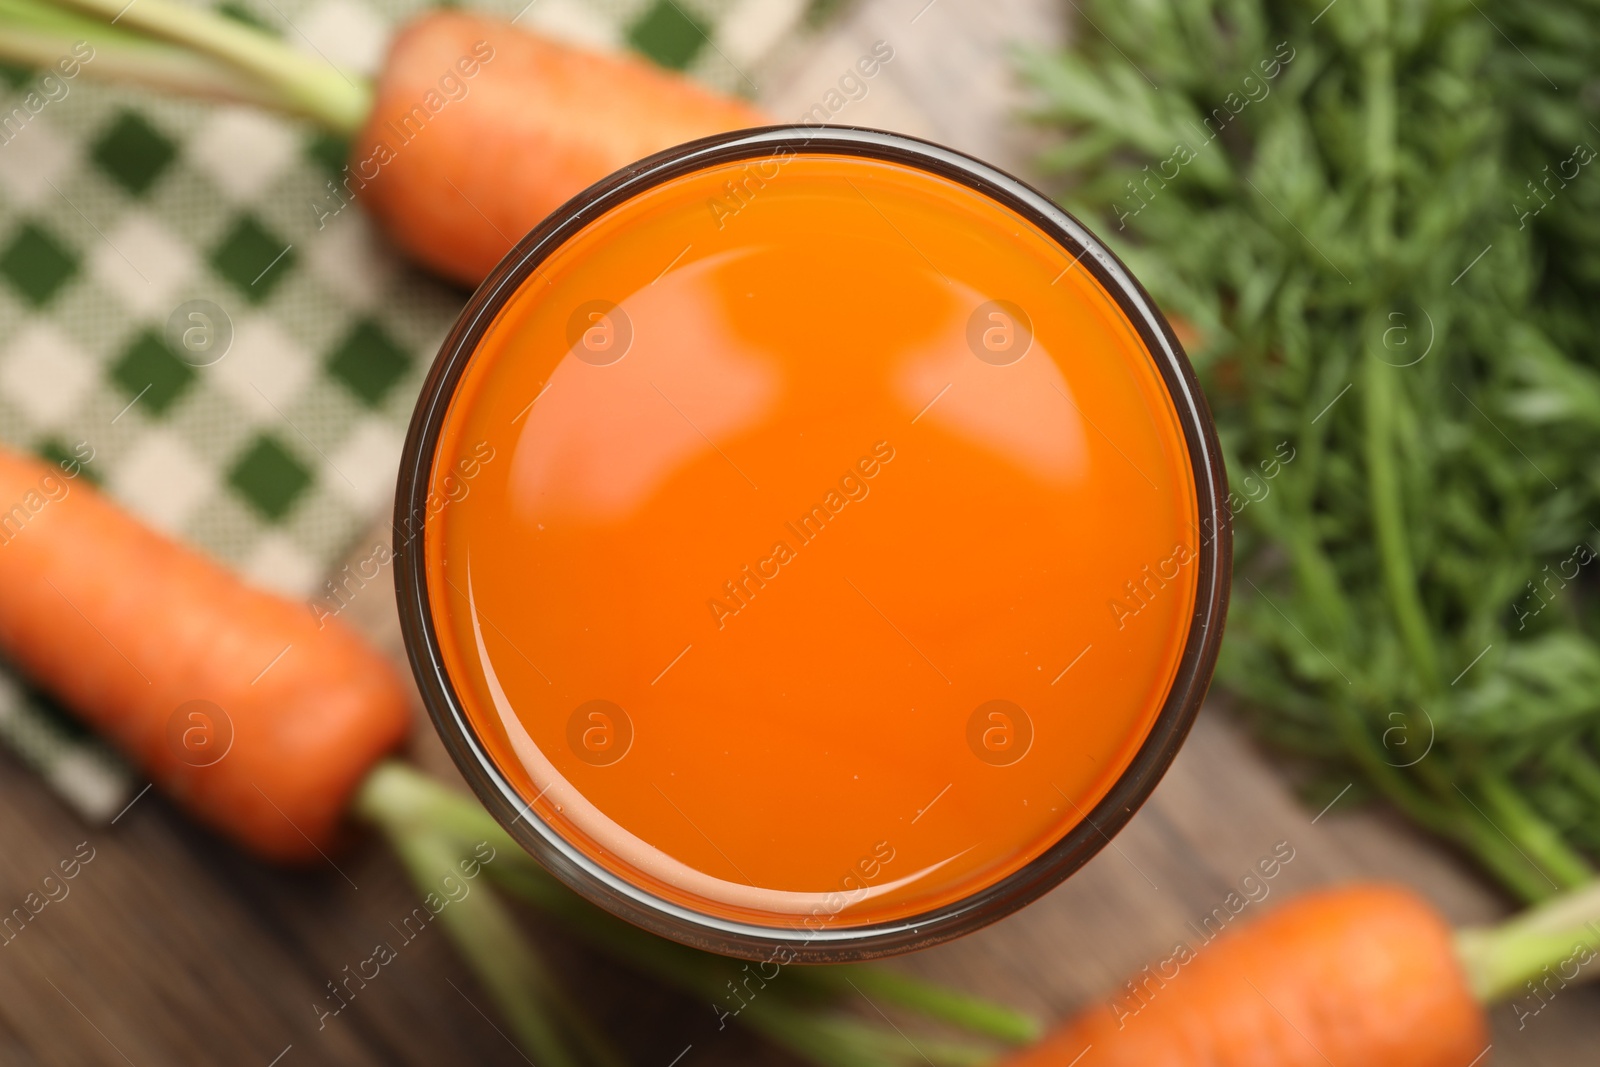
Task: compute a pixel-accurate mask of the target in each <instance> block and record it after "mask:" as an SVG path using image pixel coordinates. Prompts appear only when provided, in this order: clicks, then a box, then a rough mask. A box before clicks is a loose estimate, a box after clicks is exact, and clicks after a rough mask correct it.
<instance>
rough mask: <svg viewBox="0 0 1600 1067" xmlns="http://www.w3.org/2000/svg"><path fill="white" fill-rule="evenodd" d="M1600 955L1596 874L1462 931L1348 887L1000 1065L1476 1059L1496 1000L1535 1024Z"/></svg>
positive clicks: (1402, 1063) (1410, 899) (1379, 889)
mask: <svg viewBox="0 0 1600 1067" xmlns="http://www.w3.org/2000/svg"><path fill="white" fill-rule="evenodd" d="M1597 957H1600V881H1595V882H1591V883H1589V884H1588V885H1585V886H1580V887H1578V888H1577V889H1574V890H1569V891H1567V892H1565V893H1563V894H1560V895H1557V896H1555V897H1552V898H1550V899H1549V900H1548V901H1546V902H1544V903H1542V904H1540V905H1539V906H1538V907H1536V908H1532V909H1529V910H1528V911H1526V912H1523V913H1522V914H1521V915H1518V916H1515V917H1513V918H1512V919H1510V920H1508V921H1506V922H1504V923H1502V924H1500V925H1499V926H1495V927H1483V928H1475V929H1467V930H1459V931H1452V930H1451V929H1450V927H1449V925H1448V924H1447V923H1446V922H1445V920H1444V918H1443V916H1441V915H1440V914H1439V913H1438V912H1437V911H1435V910H1434V909H1433V907H1432V906H1431V905H1430V904H1429V903H1428V902H1427V901H1425V900H1423V899H1422V898H1421V897H1419V896H1417V895H1416V894H1415V893H1413V892H1411V891H1410V890H1408V889H1402V888H1399V887H1396V886H1388V885H1359V884H1358V885H1350V886H1345V887H1343V888H1338V889H1330V890H1323V891H1321V892H1317V893H1311V894H1308V895H1306V896H1303V897H1301V898H1299V899H1298V900H1296V901H1294V902H1292V903H1290V904H1286V905H1284V906H1282V907H1280V908H1278V909H1277V910H1275V911H1272V912H1269V913H1268V914H1267V915H1266V916H1265V917H1263V918H1261V919H1258V920H1256V921H1255V922H1253V923H1248V924H1244V925H1241V926H1237V927H1230V928H1229V929H1228V930H1227V931H1226V932H1225V933H1223V934H1222V935H1221V936H1220V937H1219V938H1218V939H1217V940H1216V942H1215V943H1208V944H1206V945H1203V946H1201V947H1200V948H1198V949H1188V948H1187V947H1186V946H1184V947H1183V951H1180V952H1179V953H1176V954H1174V956H1173V957H1171V958H1170V959H1169V960H1168V962H1167V963H1166V964H1163V965H1162V966H1161V968H1159V969H1152V968H1146V969H1145V970H1144V971H1143V972H1141V973H1140V974H1139V975H1138V976H1136V977H1135V978H1134V979H1133V980H1132V981H1130V982H1128V983H1127V985H1126V986H1125V988H1124V990H1123V991H1121V992H1119V994H1118V996H1117V998H1116V1000H1115V1001H1113V1002H1112V1003H1111V1004H1109V1005H1096V1006H1094V1007H1091V1008H1086V1009H1084V1010H1083V1011H1082V1012H1080V1013H1079V1014H1078V1015H1077V1016H1076V1017H1074V1018H1072V1019H1069V1020H1067V1021H1066V1022H1065V1023H1063V1024H1062V1025H1061V1026H1060V1027H1058V1028H1057V1029H1056V1030H1054V1031H1053V1032H1051V1033H1050V1034H1049V1035H1047V1036H1046V1037H1045V1038H1044V1040H1043V1041H1041V1042H1039V1043H1038V1044H1037V1045H1034V1046H1033V1047H1031V1048H1029V1049H1026V1050H1024V1051H1022V1052H1021V1053H1019V1054H1017V1055H1016V1056H1014V1057H1012V1058H1011V1059H1008V1060H1006V1061H1005V1063H1004V1064H1003V1065H1002V1067H1069V1065H1071V1067H1329V1065H1332V1067H1346V1065H1348V1067H1477V1065H1479V1064H1483V1063H1486V1062H1487V1060H1488V1057H1487V1053H1488V1051H1489V1037H1488V1023H1487V1020H1486V1019H1485V1016H1484V1010H1483V1005H1484V1004H1485V1003H1489V1002H1493V1001H1497V1000H1502V999H1511V998H1513V997H1515V998H1516V1001H1517V1002H1516V1003H1515V1004H1514V1010H1515V1012H1516V1014H1517V1017H1518V1018H1519V1019H1520V1020H1522V1021H1523V1023H1524V1024H1526V1022H1527V1020H1528V1019H1529V1018H1531V1017H1533V1016H1536V1015H1538V1014H1539V1012H1541V1011H1542V1010H1543V1009H1544V1007H1545V1006H1546V1005H1547V1004H1548V1003H1549V1002H1550V1000H1552V999H1553V998H1554V997H1555V996H1557V995H1559V994H1560V993H1561V991H1562V990H1564V989H1565V988H1566V987H1567V986H1569V985H1571V984H1573V983H1574V982H1579V981H1585V980H1590V979H1593V978H1595V977H1597V975H1596V973H1595V971H1596V968H1595V967H1594V966H1593V962H1594V960H1595V959H1596V958H1597ZM1174 967H1175V968H1176V969H1175V970H1174Z"/></svg>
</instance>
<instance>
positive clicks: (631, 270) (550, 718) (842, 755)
mask: <svg viewBox="0 0 1600 1067" xmlns="http://www.w3.org/2000/svg"><path fill="white" fill-rule="evenodd" d="M1226 497H1227V488H1226V483H1225V474H1224V470H1223V465H1222V462H1221V459H1220V456H1219V452H1218V447H1217V442H1216V438H1215V434H1214V430H1213V428H1212V424H1211V419H1210V416H1209V414H1208V411H1207V408H1206V405H1205V401H1204V399H1203V397H1202V396H1201V394H1200V391H1199V389H1198V387H1197V386H1196V384H1195V379H1194V376H1193V373H1192V371H1191V369H1190V367H1189V364H1188V362H1187V359H1186V357H1185V356H1184V354H1183V352H1182V349H1181V348H1180V346H1179V344H1178V342H1177V341H1176V339H1175V338H1174V336H1173V333H1172V330H1171V329H1170V328H1169V326H1168V324H1167V322H1166V320H1165V319H1163V317H1162V315H1161V313H1160V311H1159V310H1157V308H1156V306H1155V305H1154V303H1153V302H1152V301H1151V299H1150V297H1149V296H1148V295H1147V294H1146V293H1145V292H1144V290H1143V289H1142V288H1141V287H1140V286H1139V284H1138V283H1137V282H1136V281H1135V280H1134V279H1133V277H1132V276H1131V275H1130V274H1129V273H1128V270H1127V268H1126V267H1124V266H1123V265H1122V263H1121V262H1119V261H1118V260H1117V258H1116V257H1115V256H1113V255H1112V254H1111V253H1110V252H1109V251H1108V250H1107V249H1106V247H1105V245H1103V244H1102V243H1101V242H1100V241H1099V240H1097V239H1096V238H1095V237H1094V236H1093V235H1092V234H1091V233H1089V231H1088V230H1086V229H1085V228H1084V227H1083V226H1082V225H1081V224H1080V223H1078V222H1077V221H1076V220H1075V219H1073V218H1072V217H1071V216H1069V215H1068V214H1066V213H1065V212H1063V211H1061V210H1060V209H1059V208H1057V207H1056V206H1055V205H1053V204H1052V203H1051V202H1050V201H1049V200H1048V199H1047V198H1046V197H1044V196H1042V195H1041V194H1039V193H1038V192H1035V191H1034V190H1033V189H1031V188H1029V187H1028V186H1026V185H1024V184H1023V183H1021V182H1019V181H1018V180H1016V179H1015V178H1012V177H1010V176H1009V175H1007V174H1005V173H1003V172H1001V171H998V170H996V169H994V168H992V167H989V166H987V165H985V164H983V163H980V162H978V161H976V160H973V159H971V158H968V157H966V156H963V155H960V154H958V153H956V152H953V151H950V150H948V149H944V148H941V147H938V146H936V145H932V144H928V143H925V142H922V141H917V140H914V139H911V138H907V137H902V136H897V135H892V134H886V133H880V132H876V131H867V130H855V129H845V128H800V127H774V128H770V129H763V130H755V131H743V132H739V133H735V134H727V135H722V136H718V137H713V138H709V139H706V140H702V141H697V142H693V143H691V144H687V145H683V146H680V147H679V148H676V149H672V150H670V151H668V152H665V153H662V154H660V155H657V156H654V157H651V158H649V159H646V160H644V161H642V162H640V163H638V164H635V165H634V166H632V167H630V168H628V169H627V170H625V171H622V172H620V173H618V174H616V175H614V176H612V177H611V178H609V179H607V180H606V181H604V182H602V183H600V184H599V185H596V186H594V187H593V188H591V189H590V190H588V191H587V192H585V193H584V194H582V195H581V196H579V197H578V198H577V199H575V200H574V201H572V202H571V203H569V204H568V205H566V207H565V208H563V209H562V210H561V211H559V212H557V213H556V214H555V215H553V216H551V217H550V218H549V219H548V220H546V221H545V222H544V223H543V224H541V225H540V227H539V228H538V229H536V230H535V231H533V232H532V233H531V234H529V235H528V236H527V237H526V238H525V239H524V240H523V241H522V242H521V243H519V244H518V245H517V246H516V247H515V248H514V249H513V250H512V252H511V253H510V254H509V255H508V256H507V257H506V259H505V260H504V261H503V262H502V263H501V265H500V267H499V268H498V270H497V271H496V272H495V273H494V274H493V275H492V276H491V277H490V278H489V279H488V281H486V282H485V283H484V284H483V286H482V287H481V288H480V289H479V290H478V292H477V293H476V294H475V295H474V296H473V298H472V300H471V302H470V304H469V305H468V306H467V309H466V310H465V312H464V313H463V314H462V316H461V318H460V320H459V321H458V323H457V324H456V326H455V329H454V330H453V332H452V333H451V334H450V336H449V337H448V339H447V340H446V342H445V344H444V346H443V349H442V351H441V353H440V355H439V358H438V361H437V362H436V364H435V365H434V367H433V370H432V373H431V376H430V377H429V379H428V381H427V384H426V386H425V388H424V391H423V396H422V399H421V401H420V403H419V405H418V408H417V412H416V416H415V419H414V421H413V424H412V428H411V433H410V436H409V438H408V441H407V445H406V451H405V458H404V460H403V463H402V470H401V475H400V483H399V497H398V500H397V503H396V514H395V521H396V526H395V538H396V560H397V567H396V575H397V584H398V591H399V600H400V609H401V616H402V622H403V625H404V629H405V632H406V638H407V645H408V648H409V651H410V655H411V658H412V663H413V666H414V669H415V672H416V674H417V677H418V680H419V682H420V684H421V686H422V691H423V695H424V698H425V701H426V703H427V705H428V707H429V709H430V712H431V714H432V716H433V718H434V720H435V722H436V724H437V726H438V728H439V731H440V733H441V734H442V736H443V738H444V740H445V743H446V746H447V747H448V748H449V750H450V752H451V754H452V756H453V757H454V758H455V760H456V762H457V764H458V765H459V766H460V768H461V770H462V772H463V773H464V774H465V776H466V778H467V780H468V782H470V783H471V785H472V787H473V788H474V789H475V790H476V791H477V793H478V795H479V796H480V797H481V798H482V800H483V802H484V803H485V804H486V805H487V806H488V808H489V809H490V810H491V811H492V812H493V813H494V814H495V816H496V817H497V818H498V819H499V821H500V822H501V823H502V824H503V825H504V826H505V827H506V829H507V830H508V831H509V832H510V833H511V834H512V835H513V836H515V837H516V839H517V840H518V841H519V842H520V843H521V844H522V845H523V846H524V847H526V848H527V849H528V850H529V851H530V852H531V853H532V854H533V855H534V856H536V857H537V858H538V859H539V860H540V861H542V862H543V863H544V864H545V865H546V866H547V867H548V868H549V869H550V870H551V872H552V873H554V874H555V876H556V877H558V878H560V879H561V880H562V881H563V882H565V883H566V884H567V885H569V886H571V887H572V888H573V889H574V890H576V891H577V892H578V893H580V894H582V895H583V896H584V897H587V898H588V899H589V900H591V901H593V902H595V903H597V904H599V905H601V906H603V907H605V908H607V909H609V910H611V911H612V912H614V913H616V914H618V915H621V916H623V917H625V918H627V919H629V920H631V921H632V922H634V923H636V924H638V925H639V926H641V927H644V928H646V929H648V930H652V931H655V932H657V933H660V934H663V935H666V936H668V937H672V938H675V939H677V940H679V941H682V942H685V943H688V944H691V945H695V946H697V947H701V948H705V949H710V950H713V951H718V952H723V953H727V954H731V955H738V956H746V957H751V958H762V959H770V958H779V959H781V960H783V961H784V962H788V961H810V962H823V961H839V960H849V959H862V958H868V957H874V956H882V955H886V954H890V953H894V952H900V951H907V950H910V949H914V948H919V947H922V946H925V945H929V944H932V943H935V942H939V941H942V940H946V939H948V938H951V937H953V936H956V935H958V934H961V933H965V932H968V931H971V930H973V929H976V928H977V927H979V926H982V925H984V924H986V923H989V922H992V921H994V920H995V919H997V918H999V917H1001V916H1003V915H1006V914H1008V913H1010V912H1011V911H1014V910H1015V909H1017V908H1019V907H1021V906H1022V905H1024V904H1026V903H1027V902H1029V901H1031V900H1033V899H1035V898H1036V897H1038V896H1039V895H1041V894H1043V893H1044V892H1046V891H1047V890H1049V889H1050V888H1051V887H1053V886H1055V885H1056V884H1058V883H1059V882H1060V881H1061V880H1062V879H1063V878H1065V877H1066V876H1067V875H1068V874H1070V873H1071V872H1072V871H1074V870H1075V869H1077V868H1078V867H1079V866H1081V865H1082V864H1083V863H1084V862H1085V861H1086V860H1088V859H1089V858H1090V857H1091V856H1093V855H1094V854H1095V853H1096V852H1097V851H1098V850H1099V849H1100V848H1102V847H1103V846H1104V845H1105V844H1106V843H1107V842H1108V841H1109V840H1110V838H1111V835H1113V834H1115V833H1116V832H1117V831H1118V830H1119V829H1120V828H1121V827H1122V826H1123V825H1124V824H1125V823H1126V822H1127V821H1128V819H1129V818H1130V817H1131V816H1132V814H1133V812H1134V811H1135V810H1136V809H1137V808H1138V806H1139V805H1140V804H1141V803H1142V802H1143V801H1144V799H1145V798H1146V797H1147V796H1148V795H1149V794H1150V792H1151V790H1152V789H1153V788H1154V787H1155V784H1156V782H1157V781H1158V779H1159V778H1160V776H1161V775H1162V773H1163V772H1164V771H1165V769H1166V767H1167V766H1168V764H1169V763H1170V762H1171V760H1172V758H1173V756H1174V754H1175V752H1176V750H1177V747H1178V745H1179V744H1180V743H1181V741H1182V739H1183V737H1184V735H1185V734H1186V732H1187V731H1188V728H1189V725H1190V723H1191V722H1192V720H1193V718H1194V715H1195V714H1196V712H1197V710H1198V708H1199V705H1200V702H1201V700H1202V698H1203V696H1204V693H1205V689H1206V686H1207V684H1208V682H1209V680H1210V676H1211V671H1212V667H1213V664H1214V662H1215V658H1216V654H1217V647H1218V643H1219V641H1220V639H1221V636H1222V627H1223V619H1224V615H1225V612H1226V602H1227V589H1228V577H1229V566H1230V563H1229V561H1230V535H1229V526H1228V511H1227V508H1226V507H1225V505H1224V501H1225V499H1226Z"/></svg>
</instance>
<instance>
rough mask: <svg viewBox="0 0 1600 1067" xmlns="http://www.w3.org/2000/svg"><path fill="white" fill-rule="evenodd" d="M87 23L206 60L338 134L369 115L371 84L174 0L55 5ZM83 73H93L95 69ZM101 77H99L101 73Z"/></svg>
mask: <svg viewBox="0 0 1600 1067" xmlns="http://www.w3.org/2000/svg"><path fill="white" fill-rule="evenodd" d="M50 2H51V3H53V5H54V6H56V7H57V9H58V10H60V9H61V8H67V9H71V10H75V11H77V12H81V13H83V14H85V15H88V16H90V20H89V21H96V22H98V23H99V24H100V25H102V26H108V27H111V28H116V29H120V30H122V31H123V32H124V33H129V32H130V31H131V35H136V36H140V37H142V38H143V39H145V40H149V39H151V38H154V39H156V40H160V41H168V42H172V43H173V44H175V45H178V46H181V49H182V50H185V51H187V52H189V53H191V54H193V55H194V56H195V57H196V58H208V59H210V60H212V61H214V62H215V63H217V64H219V65H220V66H222V67H224V68H226V69H228V70H230V71H232V72H233V73H234V74H235V75H236V76H238V77H239V78H241V79H244V80H246V81H250V82H255V83H257V84H259V85H260V86H261V88H262V89H263V90H264V95H265V97H266V99H265V100H264V101H263V102H265V103H269V104H271V105H274V106H277V107H279V108H280V109H281V110H285V111H290V112H293V113H296V114H301V115H305V116H307V117H309V118H312V119H314V120H316V121H318V122H319V123H321V124H322V125H323V126H326V127H327V128H328V129H330V130H332V131H334V132H335V133H341V134H345V135H347V136H348V135H352V134H354V133H356V132H357V131H358V130H360V128H361V125H362V123H363V122H365V121H366V117H367V113H368V112H369V111H371V109H372V87H371V85H370V84H368V83H367V81H366V79H364V78H362V77H360V76H359V75H355V74H351V73H348V72H346V71H344V70H341V69H340V68H338V67H336V66H335V65H334V64H333V63H332V62H330V61H328V60H326V59H324V58H322V57H321V56H310V55H306V54H304V53H302V52H299V51H297V50H296V49H293V48H291V47H289V46H288V45H287V44H285V43H284V42H283V41H282V40H280V39H279V38H277V37H275V36H273V35H272V34H270V33H267V32H265V31H263V30H259V29H256V28H255V27H254V26H247V25H245V24H244V23H241V22H238V21H236V20H233V19H229V18H225V17H224V16H221V15H218V14H215V13H214V12H211V11H207V10H205V9H202V8H197V7H190V6H188V5H186V4H179V3H174V2H173V0H134V2H132V3H129V2H127V0H50ZM86 69H88V70H93V64H90V65H89V67H87V68H86ZM96 73H98V72H96Z"/></svg>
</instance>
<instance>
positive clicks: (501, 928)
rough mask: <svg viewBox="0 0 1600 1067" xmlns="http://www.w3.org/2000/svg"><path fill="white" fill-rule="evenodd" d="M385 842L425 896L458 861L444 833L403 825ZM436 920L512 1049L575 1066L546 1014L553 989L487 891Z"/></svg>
mask: <svg viewBox="0 0 1600 1067" xmlns="http://www.w3.org/2000/svg"><path fill="white" fill-rule="evenodd" d="M389 840H390V843H391V844H392V845H393V846H394V849H395V851H396V852H397V853H398V854H399V856H400V859H401V861H402V862H403V863H404V864H405V865H406V868H407V869H408V870H409V871H410V872H411V876H412V879H413V880H414V881H415V882H416V884H417V886H418V887H419V888H426V889H427V890H428V891H429V892H430V893H435V892H437V891H438V890H437V885H438V882H439V880H440V879H441V878H443V877H444V876H445V875H447V874H451V873H453V872H454V871H455V869H456V864H457V862H458V861H459V860H460V859H461V855H460V851H459V849H458V848H457V842H456V841H455V839H454V838H452V837H448V836H446V835H444V834H439V833H422V832H418V831H417V830H416V828H415V827H411V826H407V827H405V828H404V829H403V831H401V832H398V833H391V834H389ZM438 915H439V918H440V919H441V920H443V922H444V927H445V930H446V931H447V932H448V933H449V934H450V939H451V940H452V941H453V942H454V943H455V946H456V948H457V949H458V950H459V951H460V952H461V954H462V955H463V956H465V957H466V959H467V961H468V962H469V963H470V964H471V965H472V969H473V972H474V973H475V974H476V975H477V977H478V980H479V981H480V982H482V984H483V985H484V987H485V988H486V989H487V990H488V991H489V995H490V997H491V998H493V1000H494V1003H495V1007H496V1008H497V1009H498V1010H499V1013H500V1017H501V1018H503V1019H505V1020H506V1021H507V1022H508V1023H509V1024H510V1026H511V1029H512V1031H513V1032H514V1033H515V1034H516V1037H517V1044H518V1045H519V1046H520V1047H522V1048H523V1049H525V1050H526V1051H527V1052H528V1054H529V1055H531V1056H534V1057H536V1058H537V1059H538V1060H539V1061H540V1062H541V1063H544V1064H548V1065H550V1067H578V1065H579V1063H580V1061H579V1060H578V1059H577V1058H576V1057H575V1056H574V1055H573V1054H572V1052H571V1051H570V1050H569V1049H568V1047H567V1044H566V1042H565V1041H563V1040H562V1038H561V1035H560V1028H559V1027H558V1026H557V1024H556V1021H555V1019H553V1018H552V1017H551V1015H550V1013H549V1011H548V1010H547V1007H554V1006H555V1005H556V1000H557V998H556V997H555V995H554V994H555V993H556V987H555V984H554V983H553V982H552V980H551V978H550V975H549V972H548V971H547V970H546V968H545V965H544V962H543V961H542V960H541V959H540V958H539V956H538V955H537V954H536V953H535V952H534V950H533V948H532V946H531V945H529V944H528V941H527V939H526V938H525V937H524V936H523V934H522V931H520V930H519V929H517V926H516V924H515V923H514V922H513V921H512V919H511V916H510V915H509V914H508V913H507V912H506V910H505V908H504V907H503V906H502V905H501V904H500V902H499V901H497V900H496V899H495V898H494V896H493V895H492V894H490V893H489V892H487V891H484V890H481V889H480V890H479V891H477V892H470V891H469V892H468V893H467V894H466V895H465V896H463V897H461V898H459V899H455V900H452V901H450V903H449V904H448V905H447V906H445V907H444V909H443V910H442V911H440V912H438ZM463 995H464V994H463ZM563 1016H564V1017H566V1018H570V1016H567V1015H566V1014H565V1013H563ZM608 1062H609V1063H610V1064H613V1065H615V1064H620V1063H621V1060H620V1058H618V1057H615V1056H611V1057H609V1059H608Z"/></svg>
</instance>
